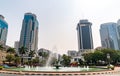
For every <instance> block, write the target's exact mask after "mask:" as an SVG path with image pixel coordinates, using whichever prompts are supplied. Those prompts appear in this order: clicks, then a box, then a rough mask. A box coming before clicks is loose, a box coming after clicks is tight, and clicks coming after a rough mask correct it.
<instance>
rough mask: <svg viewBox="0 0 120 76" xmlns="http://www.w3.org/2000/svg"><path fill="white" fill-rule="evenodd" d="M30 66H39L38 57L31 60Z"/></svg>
mask: <svg viewBox="0 0 120 76" xmlns="http://www.w3.org/2000/svg"><path fill="white" fill-rule="evenodd" d="M32 64H33V65H37V64H39V57H36V58H35V59H32Z"/></svg>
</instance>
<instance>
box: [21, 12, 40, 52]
mask: <svg viewBox="0 0 120 76" xmlns="http://www.w3.org/2000/svg"><path fill="white" fill-rule="evenodd" d="M38 25H39V24H38V21H37V18H36V15H35V14H32V13H25V15H24V19H23V24H22V30H21V35H20V42H19V46H20V47H22V46H24V47H26V48H27V49H28V51H31V50H34V51H37V49H38Z"/></svg>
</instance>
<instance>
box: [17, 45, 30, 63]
mask: <svg viewBox="0 0 120 76" xmlns="http://www.w3.org/2000/svg"><path fill="white" fill-rule="evenodd" d="M27 52H28V50H27V48H26V47H24V46H22V47H21V48H19V54H20V55H21V63H22V64H23V55H24V54H26V53H27Z"/></svg>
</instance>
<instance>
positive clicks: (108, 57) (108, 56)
mask: <svg viewBox="0 0 120 76" xmlns="http://www.w3.org/2000/svg"><path fill="white" fill-rule="evenodd" d="M107 59H108V64H109V65H110V54H109V53H108V54H107Z"/></svg>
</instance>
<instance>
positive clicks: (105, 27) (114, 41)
mask: <svg viewBox="0 0 120 76" xmlns="http://www.w3.org/2000/svg"><path fill="white" fill-rule="evenodd" d="M100 37H101V44H102V47H104V48H111V49H115V50H119V46H118V31H117V24H116V23H113V22H110V23H104V24H101V27H100Z"/></svg>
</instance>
